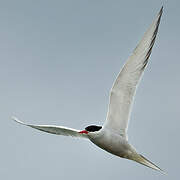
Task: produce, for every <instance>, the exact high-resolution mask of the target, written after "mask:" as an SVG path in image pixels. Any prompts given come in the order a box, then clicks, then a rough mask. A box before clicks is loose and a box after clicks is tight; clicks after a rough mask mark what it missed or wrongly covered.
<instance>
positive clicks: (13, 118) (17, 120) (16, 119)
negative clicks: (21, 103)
mask: <svg viewBox="0 0 180 180" xmlns="http://www.w3.org/2000/svg"><path fill="white" fill-rule="evenodd" d="M11 119H12V120H14V121H15V122H17V123H19V124H23V125H26V124H25V123H23V122H22V121H20V120H19V119H18V118H17V117H15V116H12V117H11Z"/></svg>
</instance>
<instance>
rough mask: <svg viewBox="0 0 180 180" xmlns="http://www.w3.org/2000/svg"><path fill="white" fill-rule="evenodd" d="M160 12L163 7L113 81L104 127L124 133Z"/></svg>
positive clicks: (149, 52) (154, 36)
mask: <svg viewBox="0 0 180 180" xmlns="http://www.w3.org/2000/svg"><path fill="white" fill-rule="evenodd" d="M162 12H163V7H162V8H161V10H160V12H159V14H158V15H157V17H156V18H155V20H154V21H153V23H152V24H151V26H150V27H149V29H148V30H147V31H146V33H145V34H144V36H143V38H142V40H141V41H140V42H139V44H138V45H137V47H136V48H135V50H134V51H133V53H132V55H131V56H130V57H129V58H128V60H127V62H126V63H125V65H124V66H123V68H122V70H121V72H120V73H119V75H118V77H117V79H116V81H115V82H114V85H113V87H112V89H111V92H110V103H109V108H108V114H107V119H106V121H105V124H104V128H108V129H111V130H114V131H116V132H118V133H120V134H122V135H123V134H126V131H127V127H128V120H129V116H130V110H131V106H132V102H133V97H134V95H135V92H136V88H137V84H138V82H139V80H140V78H141V76H142V73H143V71H144V69H145V67H146V65H147V62H148V59H149V56H150V54H151V51H152V47H153V45H154V42H155V38H156V35H157V32H158V27H159V23H160V19H161V15H162Z"/></svg>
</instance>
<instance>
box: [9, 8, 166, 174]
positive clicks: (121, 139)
mask: <svg viewBox="0 0 180 180" xmlns="http://www.w3.org/2000/svg"><path fill="white" fill-rule="evenodd" d="M162 12H163V7H162V8H161V10H160V12H159V13H158V15H157V17H156V18H155V19H154V21H153V22H152V24H151V26H150V27H149V28H148V30H147V31H146V33H145V34H144V36H143V38H142V40H141V41H140V42H139V44H138V45H137V47H136V48H135V50H134V51H133V53H132V55H131V56H130V57H129V58H128V60H127V62H126V63H125V65H124V66H123V68H122V70H121V71H120V73H119V75H118V77H117V79H116V80H115V82H114V85H113V87H112V89H111V91H110V103H109V108H108V113H107V118H106V121H105V123H104V125H103V126H102V127H101V126H95V125H91V126H88V127H86V128H85V130H82V131H80V130H76V129H71V128H67V127H63V126H51V125H32V124H26V123H23V122H21V121H19V120H18V119H17V118H15V117H12V118H13V119H14V120H15V121H16V122H18V123H20V124H23V125H26V126H29V127H32V128H35V129H38V130H40V131H44V132H48V133H52V134H57V135H64V136H73V137H82V138H88V139H89V140H90V141H91V142H93V143H94V144H96V145H97V146H99V147H100V148H102V149H104V150H105V151H107V152H109V153H112V154H114V155H116V156H119V157H121V158H126V159H129V160H133V161H136V162H138V163H141V164H143V165H145V166H148V167H150V168H152V169H155V170H159V171H161V172H163V171H162V170H161V169H160V168H159V167H158V166H156V165H155V164H153V163H152V162H150V161H149V160H147V159H146V158H145V157H144V156H142V155H141V154H139V153H137V151H136V149H135V148H134V147H133V146H132V145H130V144H129V142H128V138H127V128H128V121H129V118H130V113H131V107H132V103H133V99H134V96H135V92H136V88H137V85H138V82H139V81H140V78H141V76H142V74H143V72H144V69H145V67H146V65H147V63H148V59H149V56H150V54H151V51H152V47H153V45H154V42H155V39H156V35H157V32H158V27H159V23H160V19H161V15H162Z"/></svg>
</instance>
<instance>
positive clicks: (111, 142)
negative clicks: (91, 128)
mask: <svg viewBox="0 0 180 180" xmlns="http://www.w3.org/2000/svg"><path fill="white" fill-rule="evenodd" d="M89 139H90V140H91V142H93V143H94V144H96V145H97V146H98V147H100V148H101V149H104V150H105V151H108V152H109V153H111V154H114V155H117V156H119V157H123V158H127V156H128V154H129V153H130V151H131V146H130V145H129V144H128V142H127V140H126V139H125V138H123V137H122V136H121V135H119V134H116V133H113V132H110V131H104V132H101V134H99V135H98V136H92V137H89Z"/></svg>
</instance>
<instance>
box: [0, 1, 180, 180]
mask: <svg viewBox="0 0 180 180" xmlns="http://www.w3.org/2000/svg"><path fill="white" fill-rule="evenodd" d="M162 5H164V13H163V16H162V19H161V24H160V28H159V33H158V37H157V39H156V43H155V46H154V48H153V51H152V56H151V58H150V63H149V65H148V67H147V69H146V72H145V74H144V77H143V79H142V81H141V83H140V86H139V88H138V91H137V95H136V98H135V103H134V107H133V111H132V116H131V120H130V124H129V130H128V134H129V141H130V143H132V144H133V146H135V147H136V148H137V150H138V151H139V152H140V153H142V154H143V155H144V156H146V157H147V158H148V159H150V160H151V161H152V162H154V163H156V164H157V165H159V166H160V167H161V168H162V169H164V170H165V171H167V172H168V176H164V175H162V174H160V173H158V172H156V171H153V170H151V169H149V168H146V167H144V166H142V165H139V164H137V163H134V162H132V161H128V160H124V159H121V158H118V157H115V156H113V155H111V154H108V153H107V152H105V151H103V150H101V149H99V148H98V147H96V146H95V145H93V144H92V143H90V142H88V141H86V140H80V139H73V138H69V137H61V136H55V135H50V134H46V133H42V132H39V131H35V130H33V129H30V128H26V127H23V126H20V125H19V124H16V123H15V122H13V121H11V119H10V117H11V116H12V115H16V116H17V117H19V119H21V120H23V121H25V122H27V123H36V124H55V125H63V126H68V127H72V128H77V129H83V128H84V127H86V126H87V125H90V124H97V125H100V124H103V122H104V120H105V118H106V113H107V105H108V98H109V97H108V96H109V90H110V88H111V86H112V83H113V81H114V80H115V77H116V76H117V74H118V72H119V70H120V69H121V67H122V65H123V63H124V62H125V60H126V59H127V57H128V56H129V55H130V54H131V52H132V50H133V49H134V48H135V47H136V45H137V43H138V41H139V40H140V38H141V37H142V35H143V33H144V32H145V30H146V29H147V27H148V26H149V25H150V24H151V22H152V20H153V18H154V17H155V16H156V14H157V13H158V11H159V9H160V8H161V6H162ZM179 7H180V2H179V1H178V0H171V1H162V0H161V1H160V0H151V1H145V0H134V1H132V0H126V1H119V0H112V1H107V0H106V1H105V0H104V1H102V0H99V1H95V0H91V1H90V0H76V1H74V0H66V1H65V0H64V1H59V0H56V1H55V0H54V1H53V0H52V1H48V0H36V1H35V0H31V1H24V0H21V1H20V0H16V1H13V0H6V1H0V62H1V63H0V64H1V65H0V84H1V85H0V99H1V101H0V112H1V113H0V119H1V128H0V140H1V153H0V178H1V179H6V180H12V179H14V180H16V179H17V180H19V179H26V180H32V179H43V180H49V179H66V180H70V179H72V178H73V179H86V180H92V179H103V180H109V179H110V178H112V179H139V180H140V179H142V180H144V179H146V180H150V179H151V180H152V179H153V180H161V179H163V180H164V179H167V180H169V179H173V180H175V179H179V173H178V170H179V161H178V160H179V152H180V141H179V137H180V133H179V126H180V123H179V107H180V106H179V97H180V96H179V92H180V85H179V82H180V78H179V77H180V71H179V69H180V60H179V51H180V48H179V47H180V46H179V44H180V37H179V32H180V24H179V16H180V13H179Z"/></svg>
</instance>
